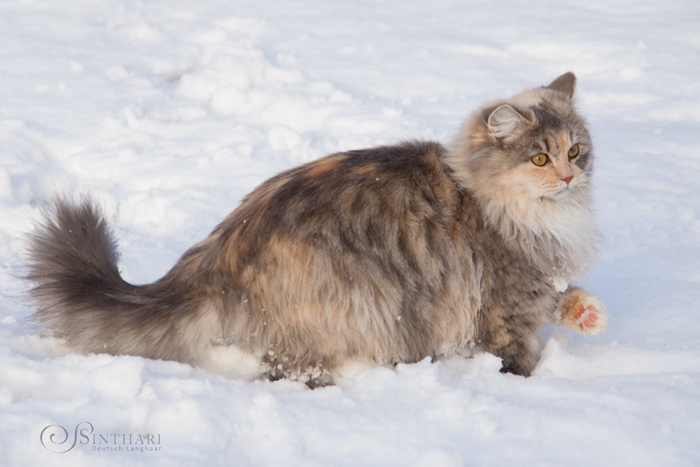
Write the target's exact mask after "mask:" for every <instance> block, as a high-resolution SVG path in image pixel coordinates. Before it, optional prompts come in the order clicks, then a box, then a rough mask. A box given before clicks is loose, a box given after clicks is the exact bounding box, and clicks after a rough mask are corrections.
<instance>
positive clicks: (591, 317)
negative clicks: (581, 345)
mask: <svg viewBox="0 0 700 467" xmlns="http://www.w3.org/2000/svg"><path fill="white" fill-rule="evenodd" d="M609 320H610V315H609V314H608V310H607V309H606V308H605V305H604V304H603V302H601V301H600V300H599V299H598V297H596V296H595V295H593V294H592V293H590V292H588V291H586V290H583V289H581V288H579V287H571V286H570V287H569V288H568V289H567V290H566V292H564V294H563V295H562V297H561V299H560V300H559V305H557V309H556V310H555V312H554V324H558V325H560V326H563V327H565V328H567V329H571V330H572V331H576V332H578V333H580V334H584V335H586V336H597V335H598V334H600V333H601V332H603V331H605V329H606V328H607V327H608V321H609Z"/></svg>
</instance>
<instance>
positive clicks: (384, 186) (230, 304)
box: [27, 73, 609, 388]
mask: <svg viewBox="0 0 700 467" xmlns="http://www.w3.org/2000/svg"><path fill="white" fill-rule="evenodd" d="M575 87H576V77H575V75H574V74H573V73H566V74H564V75H561V76H560V77H558V78H557V79H555V80H554V81H553V82H552V83H550V84H549V85H547V86H543V87H539V88H535V89H530V90H527V91H524V92H522V93H520V94H517V95H515V96H513V97H511V98H509V99H503V100H498V101H494V102H489V103H486V104H485V105H483V106H482V107H480V108H479V109H478V110H476V112H474V113H473V114H472V116H471V117H469V118H468V119H467V120H466V121H465V122H464V124H463V125H462V126H461V128H460V129H459V131H458V133H457V136H456V138H455V139H454V141H453V142H452V144H451V145H449V146H447V147H446V146H443V145H441V144H439V143H436V142H426V141H409V142H403V143H400V144H397V145H394V146H382V147H375V148H372V149H362V150H354V151H348V152H342V153H337V154H333V155H330V156H327V157H324V158H321V159H319V160H316V161H314V162H310V163H308V164H305V165H302V166H300V167H297V168H294V169H291V170H288V171H286V172H283V173H281V174H279V175H277V176H275V177H273V178H271V179H269V180H268V181H266V182H264V183H263V184H262V185H260V186H259V187H258V188H257V189H255V190H254V191H253V192H252V193H250V194H249V195H248V196H246V197H245V198H244V199H243V201H242V203H241V205H240V206H239V207H238V208H237V209H236V210H235V211H233V212H232V213H231V214H230V215H229V216H228V217H227V218H226V219H225V220H224V221H223V222H222V223H221V224H220V225H219V226H217V227H216V228H215V229H214V231H213V232H212V233H211V235H210V236H209V237H208V238H206V239H205V240H203V241H202V242H200V243H198V244H196V245H195V246H193V247H192V248H191V249H190V250H188V251H187V252H186V253H185V254H184V255H183V256H182V258H181V259H180V260H179V261H178V262H177V264H175V266H174V267H173V268H172V269H171V270H170V271H169V272H168V273H167V274H166V275H165V276H164V277H163V278H161V279H159V280H158V281H156V282H155V283H153V284H149V285H131V284H129V283H127V282H125V281H124V280H123V279H122V278H121V276H120V274H119V270H118V267H117V260H118V255H117V252H116V251H117V250H116V245H115V241H114V239H113V237H112V236H111V233H110V231H109V229H108V227H107V224H106V222H105V220H104V218H103V216H102V214H101V213H100V211H99V209H98V207H97V206H96V203H94V202H93V201H92V200H91V199H90V198H83V199H81V200H77V201H76V200H74V201H69V200H67V199H60V200H59V201H57V202H56V203H55V204H54V206H53V208H51V209H49V210H48V211H47V212H46V216H45V219H44V220H43V221H42V222H41V223H39V224H38V225H37V229H36V230H35V232H34V233H33V234H31V236H30V240H29V253H28V264H27V267H28V268H27V271H28V273H27V278H28V279H29V280H31V281H33V282H34V284H35V286H34V287H33V288H32V289H31V291H30V297H31V299H32V301H33V304H34V305H35V308H36V311H35V314H34V319H35V320H36V321H38V322H39V323H40V324H41V325H42V326H43V327H44V328H45V329H46V330H47V331H48V332H49V333H51V334H53V335H55V336H58V337H60V338H63V339H64V340H65V343H66V345H67V346H68V348H70V349H73V350H75V351H78V352H82V353H108V354H113V355H136V356H142V357H146V358H150V359H164V360H175V361H179V362H184V363H189V364H193V365H197V364H204V363H206V361H207V359H208V358H210V357H209V355H210V354H211V352H212V348H213V347H215V346H216V345H233V346H236V347H237V348H238V349H240V350H241V351H243V352H244V353H246V354H247V355H251V356H254V357H255V358H258V359H259V362H260V364H261V365H262V367H263V368H264V371H265V376H266V377H268V378H270V379H273V380H274V379H280V378H289V379H292V380H298V381H302V382H305V383H307V384H308V385H309V386H310V387H312V388H313V387H318V386H323V385H327V384H333V381H334V377H335V375H336V374H337V371H338V370H339V369H340V368H341V367H342V366H343V365H345V364H347V363H348V362H362V363H363V364H366V365H386V366H391V365H395V364H397V363H410V362H417V361H420V360H422V359H424V358H426V357H432V358H441V357H449V356H454V355H464V356H465V357H468V356H470V355H473V354H474V353H475V352H490V353H492V354H494V355H496V356H498V357H500V358H501V359H502V362H503V363H502V370H501V371H503V372H509V373H514V374H517V375H525V376H527V375H529V374H530V372H531V371H532V370H533V368H534V367H535V365H536V363H537V361H538V358H539V352H540V345H539V341H538V338H537V334H538V332H539V331H540V329H541V328H542V327H543V326H545V325H548V324H558V325H561V326H563V327H565V328H568V329H570V330H573V331H577V332H579V333H582V334H586V335H597V334H599V333H600V332H602V331H603V330H604V329H605V328H606V327H607V324H608V319H609V315H608V312H607V310H606V309H605V306H604V305H603V303H602V302H601V301H600V300H599V299H598V298H597V297H596V296H595V295H593V294H591V293H589V292H587V291H585V290H583V289H581V288H579V287H576V286H573V285H569V283H570V282H572V281H574V280H576V279H578V278H580V277H581V276H582V275H583V274H584V273H585V272H586V269H587V267H588V265H589V263H590V262H591V261H592V260H594V259H595V257H596V250H595V247H594V245H595V243H596V242H597V241H598V238H599V234H598V230H597V227H596V224H595V220H594V217H593V214H592V205H591V200H590V197H589V186H590V179H591V171H592V164H593V148H592V144H591V138H590V135H589V132H588V130H587V128H586V122H585V120H584V119H583V118H582V117H581V116H580V115H579V113H578V112H577V110H576V108H575V105H574V100H573V98H574V91H575Z"/></svg>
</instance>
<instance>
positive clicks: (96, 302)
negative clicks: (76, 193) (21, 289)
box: [26, 199, 208, 363]
mask: <svg viewBox="0 0 700 467" xmlns="http://www.w3.org/2000/svg"><path fill="white" fill-rule="evenodd" d="M29 242H30V243H29V261H28V273H27V276H26V277H27V279H29V280H31V281H33V282H34V283H35V284H36V285H35V287H34V288H33V289H31V291H30V296H31V299H32V301H33V302H34V305H35V308H36V311H35V314H34V319H35V320H36V321H38V322H39V323H40V324H41V325H42V326H43V327H44V328H45V329H46V330H47V331H49V332H50V333H51V334H53V335H55V336H56V337H60V338H63V339H65V340H66V344H67V345H68V346H69V347H70V348H72V349H74V350H76V351H79V352H82V353H110V354H114V355H119V354H127V355H138V356H143V357H148V358H153V359H166V360H177V361H182V362H187V363H194V361H196V360H197V358H198V353H199V349H200V347H202V346H203V345H204V344H205V343H206V341H207V340H208V339H206V338H204V336H203V332H202V331H203V330H202V329H199V328H198V327H197V324H196V323H197V321H198V320H197V314H198V311H199V309H200V307H199V306H198V302H199V301H198V300H197V299H196V298H195V297H196V293H192V292H191V291H189V290H187V288H185V287H178V284H177V283H176V281H173V280H172V278H170V279H168V276H166V277H165V278H163V279H161V280H160V281H158V282H156V283H154V284H151V285H145V286H134V285H131V284H129V283H127V282H126V281H124V280H123V279H122V278H121V276H120V275H119V270H118V268H117V260H118V254H117V248H116V243H115V241H114V239H113V238H112V235H111V232H110V230H109V228H108V226H107V223H106V222H105V220H104V219H103V218H102V215H101V214H100V212H99V209H98V208H97V207H96V206H95V204H94V203H93V202H92V201H90V200H89V199H83V200H82V201H80V202H72V201H68V200H65V199H64V200H60V201H58V202H57V203H56V204H55V206H54V208H53V210H52V212H48V213H47V214H46V219H45V221H44V222H43V223H42V224H41V225H39V226H38V227H37V230H36V232H34V233H33V234H32V235H31V237H30V241H29Z"/></svg>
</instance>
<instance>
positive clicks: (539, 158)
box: [530, 154, 549, 167]
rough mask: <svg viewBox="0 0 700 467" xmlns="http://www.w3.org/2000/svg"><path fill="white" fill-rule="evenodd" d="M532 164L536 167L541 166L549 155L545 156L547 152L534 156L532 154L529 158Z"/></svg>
mask: <svg viewBox="0 0 700 467" xmlns="http://www.w3.org/2000/svg"><path fill="white" fill-rule="evenodd" d="M530 160H531V161H532V163H533V164H535V165H536V166H537V167H542V166H543V165H545V164H546V163H547V161H548V160H549V157H547V154H537V155H536V156H532V158H531V159H530Z"/></svg>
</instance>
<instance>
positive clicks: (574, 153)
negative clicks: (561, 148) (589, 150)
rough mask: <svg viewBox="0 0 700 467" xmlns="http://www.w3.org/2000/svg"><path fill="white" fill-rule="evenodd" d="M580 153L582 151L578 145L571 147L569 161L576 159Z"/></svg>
mask: <svg viewBox="0 0 700 467" xmlns="http://www.w3.org/2000/svg"><path fill="white" fill-rule="evenodd" d="M579 152H580V150H579V147H578V144H574V145H573V146H571V149H569V159H573V158H574V157H576V156H578V153H579Z"/></svg>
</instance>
